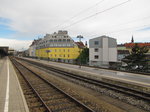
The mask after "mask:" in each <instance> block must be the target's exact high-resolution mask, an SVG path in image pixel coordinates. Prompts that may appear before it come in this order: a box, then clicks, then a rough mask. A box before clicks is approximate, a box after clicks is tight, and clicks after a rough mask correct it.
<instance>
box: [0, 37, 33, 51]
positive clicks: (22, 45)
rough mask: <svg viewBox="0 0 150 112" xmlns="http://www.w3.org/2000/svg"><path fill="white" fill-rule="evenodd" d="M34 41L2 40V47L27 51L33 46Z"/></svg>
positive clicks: (0, 42) (0, 44)
mask: <svg viewBox="0 0 150 112" xmlns="http://www.w3.org/2000/svg"><path fill="white" fill-rule="evenodd" d="M31 42H32V40H24V41H23V40H16V39H5V38H0V46H9V47H10V48H13V49H15V50H26V49H28V47H29V45H30V44H31Z"/></svg>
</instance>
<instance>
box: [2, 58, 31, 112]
mask: <svg viewBox="0 0 150 112" xmlns="http://www.w3.org/2000/svg"><path fill="white" fill-rule="evenodd" d="M0 112H29V109H28V107H27V103H26V100H25V98H24V95H23V92H22V89H21V86H20V84H19V80H18V78H17V75H16V72H15V70H14V68H13V66H12V63H11V62H10V60H9V58H8V57H5V58H3V59H0Z"/></svg>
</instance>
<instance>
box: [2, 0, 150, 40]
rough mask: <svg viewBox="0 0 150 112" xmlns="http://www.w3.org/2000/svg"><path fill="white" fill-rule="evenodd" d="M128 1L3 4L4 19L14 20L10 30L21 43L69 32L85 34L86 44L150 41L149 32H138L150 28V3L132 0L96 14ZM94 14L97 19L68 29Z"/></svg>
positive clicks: (7, 0) (15, 0)
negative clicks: (104, 40) (105, 40)
mask: <svg viewBox="0 0 150 112" xmlns="http://www.w3.org/2000/svg"><path fill="white" fill-rule="evenodd" d="M124 1H127V0H104V1H103V2H101V3H99V4H97V5H95V4H96V3H98V2H100V1H99V0H0V17H2V18H5V19H8V20H10V22H9V24H8V26H9V28H10V29H11V30H13V31H16V32H17V33H15V34H14V35H12V38H14V39H20V40H21V39H24V38H26V39H29V40H32V39H34V38H37V35H43V34H45V33H53V32H57V31H58V30H68V32H69V35H70V36H71V37H76V36H77V35H80V34H81V35H83V36H84V37H85V39H86V40H89V39H91V38H94V37H96V36H101V35H104V34H105V35H108V36H111V37H114V38H116V39H117V40H118V42H119V43H125V42H129V41H130V40H131V36H132V35H134V38H135V41H142V42H144V41H149V40H148V39H149V38H150V34H149V31H145V32H141V31H137V27H138V29H142V28H143V27H139V26H143V25H148V24H150V7H149V4H150V0H131V1H130V2H128V3H126V4H124V5H122V6H119V7H117V8H114V9H112V10H109V11H106V12H104V13H101V14H96V13H97V12H101V11H103V10H106V9H108V8H110V7H113V6H114V5H116V4H119V3H122V2H124ZM94 5H95V6H94ZM92 6H93V7H92ZM81 12H82V13H81ZM93 14H96V16H93V17H91V18H89V19H86V20H84V21H82V22H79V23H78V24H74V25H72V26H70V27H66V26H69V25H71V24H72V23H74V22H77V21H79V20H81V19H83V18H85V17H88V16H90V15H93ZM72 17H74V18H72ZM65 27H66V28H65ZM92 35H94V36H92ZM5 37H6V36H5ZM142 39H145V40H142Z"/></svg>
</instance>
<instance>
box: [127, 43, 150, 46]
mask: <svg viewBox="0 0 150 112" xmlns="http://www.w3.org/2000/svg"><path fill="white" fill-rule="evenodd" d="M135 44H137V45H138V46H140V47H143V46H147V47H150V43H126V44H125V47H133V46H135Z"/></svg>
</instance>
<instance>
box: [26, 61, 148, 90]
mask: <svg viewBox="0 0 150 112" xmlns="http://www.w3.org/2000/svg"><path fill="white" fill-rule="evenodd" d="M24 59H28V60H32V61H36V62H40V63H44V64H48V65H51V66H55V67H59V68H63V70H68V71H70V72H74V73H81V74H91V75H93V76H95V77H100V78H106V79H111V80H115V81H119V82H124V83H127V84H134V85H137V86H142V87H146V88H148V89H149V90H150V76H148V75H141V74H135V73H127V72H120V71H114V70H106V69H101V68H94V67H86V66H82V67H81V68H79V66H78V65H72V64H65V63H58V62H52V61H46V60H37V59H32V58H24Z"/></svg>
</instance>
